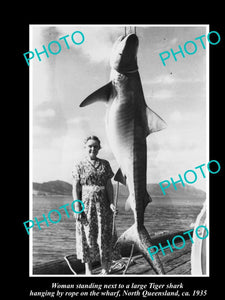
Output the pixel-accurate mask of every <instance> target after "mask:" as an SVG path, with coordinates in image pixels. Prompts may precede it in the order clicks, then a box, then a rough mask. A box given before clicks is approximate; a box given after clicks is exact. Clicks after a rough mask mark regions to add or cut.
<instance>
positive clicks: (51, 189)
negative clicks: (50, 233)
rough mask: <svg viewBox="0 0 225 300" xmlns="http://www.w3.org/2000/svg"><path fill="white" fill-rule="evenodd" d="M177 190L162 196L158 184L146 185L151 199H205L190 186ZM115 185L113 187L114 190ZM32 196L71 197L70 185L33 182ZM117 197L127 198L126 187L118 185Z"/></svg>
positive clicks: (57, 182) (171, 190) (169, 191)
mask: <svg viewBox="0 0 225 300" xmlns="http://www.w3.org/2000/svg"><path fill="white" fill-rule="evenodd" d="M176 187H177V190H175V189H174V187H173V185H172V184H171V186H170V187H169V188H168V189H166V190H165V192H166V195H165V196H164V195H163V193H162V190H161V188H160V186H159V184H158V183H150V184H147V190H148V192H149V194H150V195H151V197H161V198H162V199H168V198H171V199H196V200H199V201H200V202H202V201H203V200H205V199H206V193H205V192H204V191H202V190H200V189H197V188H195V187H194V186H192V185H185V187H183V186H182V185H181V184H177V185H176ZM115 188H116V185H114V189H115ZM33 194H34V195H43V196H50V195H68V196H71V195H72V185H71V184H70V183H68V182H65V181H61V180H55V181H48V182H43V183H37V182H33ZM119 195H120V196H121V197H124V198H126V197H127V196H128V189H127V187H125V186H123V185H121V184H120V188H119Z"/></svg>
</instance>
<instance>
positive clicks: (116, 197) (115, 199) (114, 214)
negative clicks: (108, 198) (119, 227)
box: [112, 181, 120, 235]
mask: <svg viewBox="0 0 225 300" xmlns="http://www.w3.org/2000/svg"><path fill="white" fill-rule="evenodd" d="M119 184H120V183H119V181H117V185H116V195H115V198H114V205H115V208H116V209H117V202H118V195H119ZM115 219H116V212H114V213H113V227H112V235H114V230H115Z"/></svg>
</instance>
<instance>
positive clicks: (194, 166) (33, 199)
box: [23, 24, 221, 277]
mask: <svg viewBox="0 0 225 300" xmlns="http://www.w3.org/2000/svg"><path fill="white" fill-rule="evenodd" d="M29 36H30V45H29V49H27V52H26V53H24V54H23V56H24V63H25V64H27V65H28V67H29V88H30V199H29V201H30V202H29V203H30V214H29V220H24V230H25V231H26V233H27V235H28V236H29V242H30V244H29V245H30V247H29V255H30V257H29V259H30V270H29V275H30V276H33V277H41V276H49V277H51V276H65V277H69V276H77V277H91V276H94V277H102V276H107V277H110V276H111V277H123V276H125V277H128V276H131V277H138V276H140V277H141V276H144V277H151V276H174V277H176V276H178V277H182V276H183V277H185V276H187V277H188V276H190V277H191V276H201V277H203V276H205V277H208V276H209V275H210V272H209V261H210V253H209V240H210V232H209V223H210V220H209V176H210V174H217V173H218V172H219V171H220V168H221V166H220V163H219V162H218V161H217V160H216V158H214V160H211V161H210V159H209V116H208V115H209V47H210V44H211V45H214V47H216V43H219V39H220V36H219V34H218V33H217V32H216V31H213V32H210V30H209V25H205V24H204V25H200V24H197V25H194V24H193V25H190V24H188V25H187V24H183V25H182V24H180V25H172V24H169V25H166V24H163V25H159V24H157V25H147V24H145V25H140V24H138V25H135V24H131V25H129V24H120V25H108V24H105V25H103V24H101V25H72V24H71V25H63V24H62V25H59V24H57V25H54V24H52V25H50V24H48V25H44V24H42V25H40V24H39V25H29ZM213 176H216V175H213Z"/></svg>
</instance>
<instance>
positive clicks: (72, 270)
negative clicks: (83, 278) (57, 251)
mask: <svg viewBox="0 0 225 300" xmlns="http://www.w3.org/2000/svg"><path fill="white" fill-rule="evenodd" d="M64 259H65V261H66V262H67V265H68V267H69V268H70V271H71V272H72V273H73V274H74V275H77V273H76V272H75V271H74V269H73V268H72V266H71V264H70V262H69V261H68V259H67V257H66V256H64Z"/></svg>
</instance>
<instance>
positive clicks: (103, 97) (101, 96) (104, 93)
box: [80, 81, 112, 107]
mask: <svg viewBox="0 0 225 300" xmlns="http://www.w3.org/2000/svg"><path fill="white" fill-rule="evenodd" d="M111 91H112V82H111V81H110V82H109V83H107V84H106V85H104V86H103V87H101V88H100V89H98V90H97V91H95V92H93V93H92V94H91V95H89V96H88V97H87V98H86V99H84V101H83V102H81V104H80V107H84V106H87V105H89V104H92V103H94V102H97V101H103V102H108V101H109V98H110V94H111Z"/></svg>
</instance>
